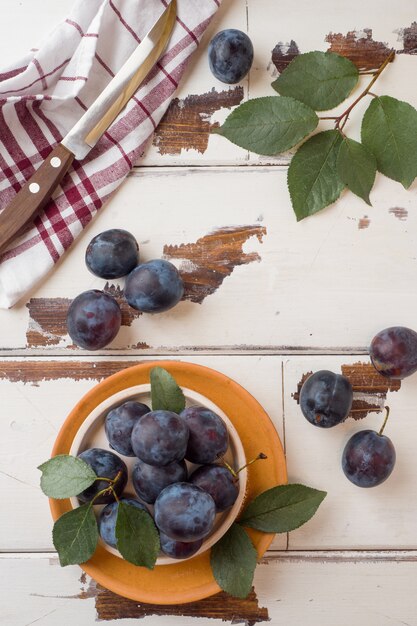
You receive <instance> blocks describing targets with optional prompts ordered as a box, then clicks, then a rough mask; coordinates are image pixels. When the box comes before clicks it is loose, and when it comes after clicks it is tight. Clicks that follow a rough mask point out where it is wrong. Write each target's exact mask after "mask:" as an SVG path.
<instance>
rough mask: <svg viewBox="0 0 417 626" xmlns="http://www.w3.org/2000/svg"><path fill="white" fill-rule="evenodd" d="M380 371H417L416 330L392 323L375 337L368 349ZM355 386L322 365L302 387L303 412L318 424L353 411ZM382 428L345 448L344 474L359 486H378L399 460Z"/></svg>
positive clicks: (400, 375)
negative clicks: (353, 387) (324, 368)
mask: <svg viewBox="0 0 417 626" xmlns="http://www.w3.org/2000/svg"><path fill="white" fill-rule="evenodd" d="M369 354H370V357H371V362H372V364H373V366H374V367H375V369H376V370H377V372H379V373H380V374H381V375H382V376H385V377H387V378H394V379H402V378H406V377H407V376H411V374H414V372H416V371H417V333H416V332H415V331H414V330H412V329H411V328H406V327H405V326H391V327H390V328H385V329H384V330H381V331H380V332H379V333H378V334H377V335H375V337H374V338H373V340H372V342H371V346H370V350H369ZM352 401H353V389H352V385H351V384H350V382H349V380H348V379H347V378H345V377H344V376H341V375H340V374H335V373H334V372H330V371H328V370H320V371H318V372H315V373H314V374H311V376H309V377H308V378H307V380H306V381H305V382H304V384H303V386H302V388H301V392H300V407H301V411H302V413H303V415H304V417H305V418H306V419H307V420H308V421H309V422H310V423H311V424H313V425H314V426H319V427H321V428H331V427H333V426H336V425H337V424H340V423H341V422H343V421H344V420H345V419H346V418H347V417H348V415H349V413H350V410H351V407H352ZM386 411H387V414H386V417H385V420H384V423H383V425H382V427H381V429H380V430H379V431H378V432H377V431H374V430H361V431H359V432H357V433H355V434H354V435H352V437H351V438H350V439H349V441H348V442H347V443H346V446H345V448H344V450H343V454H342V469H343V472H344V473H345V476H346V477H347V478H348V479H349V480H350V481H351V482H352V483H353V484H354V485H357V486H358V487H376V486H377V485H380V484H381V483H383V482H384V481H385V480H386V479H387V478H388V477H389V476H390V475H391V473H392V471H393V469H394V465H395V460H396V453H395V448H394V445H393V443H392V441H391V439H389V437H387V436H386V435H383V434H382V433H383V430H384V428H385V424H386V422H387V419H388V415H389V408H388V407H386Z"/></svg>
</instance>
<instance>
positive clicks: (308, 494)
mask: <svg viewBox="0 0 417 626" xmlns="http://www.w3.org/2000/svg"><path fill="white" fill-rule="evenodd" d="M326 495H327V494H326V492H325V491H318V490H317V489H312V488H311V487H306V486H305V485H297V484H293V485H280V486H278V487H272V489H268V490H267V491H264V492H263V493H261V494H260V495H259V496H257V497H256V498H255V499H254V500H253V501H252V502H251V503H250V504H249V505H248V506H247V507H246V509H245V510H244V511H243V514H242V516H241V517H240V519H239V524H242V526H249V527H250V528H256V529H257V530H261V531H262V532H264V533H285V532H289V531H291V530H295V529H296V528H299V527H300V526H302V525H303V524H305V523H306V522H308V520H309V519H310V518H312V517H313V515H314V514H315V512H316V511H317V509H318V508H319V506H320V504H321V503H322V501H323V500H324V498H325V497H326Z"/></svg>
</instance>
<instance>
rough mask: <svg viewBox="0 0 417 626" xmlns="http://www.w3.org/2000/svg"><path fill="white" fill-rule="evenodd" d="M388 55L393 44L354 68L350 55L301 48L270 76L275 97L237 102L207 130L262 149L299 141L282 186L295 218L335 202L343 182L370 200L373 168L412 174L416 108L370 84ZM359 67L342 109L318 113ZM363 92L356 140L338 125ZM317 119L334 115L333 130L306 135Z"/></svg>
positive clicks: (416, 163) (404, 177)
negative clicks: (369, 63) (363, 68)
mask: <svg viewBox="0 0 417 626" xmlns="http://www.w3.org/2000/svg"><path fill="white" fill-rule="evenodd" d="M394 58H395V52H394V51H392V52H390V54H389V55H388V56H387V57H386V59H385V60H384V62H383V63H382V64H381V66H380V67H379V68H378V69H377V70H376V71H373V72H359V71H358V69H357V67H356V66H355V65H354V64H353V63H352V62H351V61H350V60H349V59H347V58H345V57H342V56H340V55H338V54H335V53H333V52H317V51H316V52H308V53H306V54H301V55H299V56H297V57H295V58H294V59H293V60H292V61H291V63H290V64H289V65H288V66H287V67H286V68H285V70H284V71H283V72H282V73H281V74H280V76H279V77H278V78H277V79H276V80H275V81H274V82H273V83H272V87H273V88H274V89H275V91H277V92H278V93H279V94H280V96H278V97H277V96H267V97H264V98H257V99H255V100H249V101H248V102H245V103H243V104H242V105H240V106H239V107H237V108H236V109H235V110H234V111H232V113H231V114H230V115H229V116H228V118H227V119H226V121H225V122H224V124H223V125H222V126H221V127H220V128H215V129H213V131H212V132H215V133H217V134H219V135H223V136H224V137H226V138H227V139H229V140H230V141H232V142H233V143H235V144H236V145H238V146H240V147H242V148H245V149H247V150H251V151H253V152H255V153H257V154H262V155H266V156H274V155H277V154H280V153H282V152H284V151H286V150H289V149H290V148H293V147H294V146H297V145H298V144H299V143H300V142H302V141H303V140H306V141H305V142H304V143H302V144H301V146H300V147H298V149H297V150H296V152H295V154H294V156H293V158H292V160H291V163H290V166H289V168H288V189H289V192H290V197H291V202H292V206H293V209H294V212H295V214H296V217H297V220H302V219H304V218H305V217H308V216H309V215H313V214H314V213H317V212H318V211H320V210H321V209H323V208H325V207H326V206H328V205H329V204H331V203H332V202H335V201H336V200H337V199H338V198H339V196H340V194H341V193H342V191H343V190H344V189H345V188H346V187H347V188H348V189H349V190H350V191H352V192H353V193H354V194H356V195H357V196H358V197H360V198H362V199H363V200H364V201H365V202H367V203H368V204H371V201H370V197H369V194H370V192H371V190H372V187H373V185H374V182H375V176H376V172H377V170H378V171H379V172H380V173H382V174H384V175H385V176H387V177H388V178H391V179H393V180H396V181H398V182H400V183H401V184H402V185H403V186H404V187H405V188H406V189H407V188H408V187H409V186H410V185H411V183H412V182H413V180H414V179H415V178H416V176H417V111H416V109H415V108H414V107H412V106H411V105H410V104H408V103H407V102H403V101H401V100H397V99H395V98H393V97H391V96H378V95H376V94H375V93H374V92H373V91H371V89H372V88H373V86H374V84H375V83H376V81H377V80H378V78H379V77H380V76H381V73H382V72H383V71H384V70H385V68H386V67H387V66H388V64H389V63H391V62H392V61H393V60H394ZM364 74H370V75H372V79H371V80H370V82H369V84H368V85H367V87H366V88H365V89H364V90H363V91H362V92H361V93H360V94H359V96H358V97H357V98H356V99H355V100H354V101H353V102H352V103H351V104H350V105H349V106H348V107H347V108H346V110H345V111H343V113H341V114H340V115H325V116H321V117H318V116H317V114H316V111H328V110H331V109H333V108H334V107H336V106H338V105H339V104H341V103H342V102H343V101H344V100H345V99H346V98H347V97H348V96H349V95H350V93H351V92H352V90H353V89H354V88H355V87H356V86H357V84H358V81H359V76H360V75H364ZM366 95H370V96H372V102H371V103H370V105H369V107H368V109H367V110H366V112H365V114H364V117H363V120H362V128H361V142H358V141H355V140H353V139H351V138H349V137H348V136H347V135H346V134H345V126H346V123H347V121H348V119H349V117H350V114H351V112H352V110H353V109H354V108H355V107H356V105H357V104H358V103H359V102H360V101H361V100H362V99H363V98H364V97H365V96H366ZM319 120H323V121H326V120H332V121H334V130H330V131H322V132H319V133H317V134H314V135H313V136H310V137H309V135H310V134H311V133H312V132H313V131H314V130H315V129H316V127H317V125H318V123H319Z"/></svg>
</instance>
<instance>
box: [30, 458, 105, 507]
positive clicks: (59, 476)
mask: <svg viewBox="0 0 417 626" xmlns="http://www.w3.org/2000/svg"><path fill="white" fill-rule="evenodd" d="M38 469H39V470H41V472H42V476H41V489H42V491H43V493H44V494H45V495H46V496H49V497H50V498H56V499H61V498H71V496H77V495H78V494H79V493H81V492H82V491H84V489H87V487H90V485H92V484H93V482H94V481H95V480H96V479H97V474H96V473H95V472H94V470H93V469H92V468H91V467H90V465H88V463H86V462H85V461H83V460H82V459H79V458H77V457H75V456H70V455H69V454H59V455H58V456H54V458H53V459H50V460H49V461H46V463H42V465H39V467H38Z"/></svg>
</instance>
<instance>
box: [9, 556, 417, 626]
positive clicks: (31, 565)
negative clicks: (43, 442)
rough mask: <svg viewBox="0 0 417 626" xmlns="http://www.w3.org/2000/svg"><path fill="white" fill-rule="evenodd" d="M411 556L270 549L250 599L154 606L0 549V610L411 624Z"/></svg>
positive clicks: (57, 617)
mask: <svg viewBox="0 0 417 626" xmlns="http://www.w3.org/2000/svg"><path fill="white" fill-rule="evenodd" d="M416 559H417V556H416V553H415V552H407V553H395V552H393V553H366V554H357V555H356V556H354V557H353V558H352V554H351V553H332V554H330V555H329V554H328V553H322V552H318V553H311V552H310V553H288V554H286V555H285V556H283V557H278V558H277V557H274V556H273V555H272V554H271V553H270V555H269V557H268V558H267V559H264V560H263V561H262V564H261V565H259V566H258V567H257V570H256V574H255V594H253V595H252V596H251V597H250V599H249V601H237V600H233V599H230V598H226V596H225V595H223V594H220V595H219V596H214V597H213V598H212V599H208V600H203V601H201V602H198V603H194V604H191V605H183V606H176V607H175V606H174V607H160V606H159V607H158V606H153V605H141V604H138V603H136V602H130V601H127V600H124V599H121V598H118V597H117V596H114V594H111V593H110V592H108V591H105V590H103V589H102V588H100V587H98V586H97V585H96V584H95V583H94V582H93V581H92V580H91V579H90V578H88V577H84V576H80V570H79V568H77V567H67V568H63V569H61V568H59V565H58V562H57V559H56V558H55V557H54V556H53V555H18V554H16V555H2V556H1V557H0V575H1V576H2V579H3V580H4V581H5V585H3V592H4V593H2V594H1V597H0V610H1V615H2V618H3V620H4V623H6V624H7V625H8V626H22V624H25V625H26V626H29V624H30V623H35V622H36V621H42V624H45V626H55V625H56V624H58V623H60V624H69V623H71V622H72V621H73V618H74V614H76V615H77V623H78V624H79V626H87V625H88V626H89V625H90V624H92V623H93V621H95V620H99V621H100V620H101V621H107V620H112V623H113V624H115V625H118V624H120V626H122V624H127V623H132V624H133V620H134V619H139V618H141V619H142V620H143V623H144V624H156V623H160V620H161V617H162V616H163V623H164V625H165V624H166V625H167V626H170V625H171V624H172V625H174V624H178V618H179V617H181V624H184V626H187V625H188V624H193V623H195V617H198V618H199V620H198V623H199V624H202V626H216V625H217V624H218V626H220V624H224V623H225V622H226V623H228V624H233V623H237V622H239V623H240V622H244V623H246V624H251V625H252V626H253V625H255V624H258V623H263V622H267V623H269V624H272V626H278V624H287V625H288V626H298V625H299V624H302V623H305V621H306V616H308V618H307V619H308V624H309V625H310V626H334V624H337V625H338V626H351V624H352V623H353V624H355V623H356V624H367V626H392V625H393V624H406V625H407V626H416V625H417V618H416V612H417V611H416V609H417V601H416V598H415V593H414V581H415V576H416V571H417V560H416ZM191 616H193V617H191ZM126 619H130V620H132V622H126ZM122 620H123V621H122ZM268 620H269V621H268ZM141 623H142V622H141Z"/></svg>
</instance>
